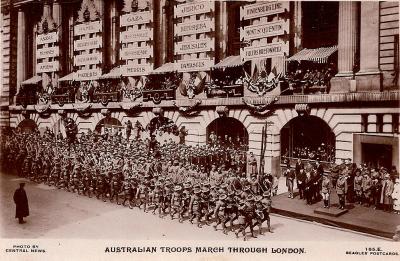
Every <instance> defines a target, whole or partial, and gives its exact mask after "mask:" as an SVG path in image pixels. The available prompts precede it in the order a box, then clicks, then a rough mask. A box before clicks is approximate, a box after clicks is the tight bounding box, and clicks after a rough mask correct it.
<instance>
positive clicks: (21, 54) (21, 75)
mask: <svg viewBox="0 0 400 261" xmlns="http://www.w3.org/2000/svg"><path fill="white" fill-rule="evenodd" d="M26 33H27V32H26V21H25V11H24V10H23V9H21V8H20V9H19V10H18V33H17V46H18V47H17V93H18V92H19V88H20V85H21V82H23V81H24V80H26V62H27V61H26V41H25V39H26Z"/></svg>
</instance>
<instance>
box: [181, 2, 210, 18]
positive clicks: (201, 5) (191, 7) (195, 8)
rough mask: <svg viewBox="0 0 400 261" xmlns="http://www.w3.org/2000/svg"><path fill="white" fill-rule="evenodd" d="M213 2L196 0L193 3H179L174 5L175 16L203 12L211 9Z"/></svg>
mask: <svg viewBox="0 0 400 261" xmlns="http://www.w3.org/2000/svg"><path fill="white" fill-rule="evenodd" d="M213 4H214V3H211V2H210V1H201V2H200V1H198V2H194V3H187V4H180V5H177V6H176V7H175V17H183V16H190V15H196V14H204V13H209V12H211V11H212V9H213V8H212V6H213Z"/></svg>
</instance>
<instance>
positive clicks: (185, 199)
mask: <svg viewBox="0 0 400 261" xmlns="http://www.w3.org/2000/svg"><path fill="white" fill-rule="evenodd" d="M191 188H192V186H191V184H190V183H189V182H188V183H185V184H184V185H183V189H184V191H183V193H182V202H181V208H180V212H179V223H182V222H183V217H184V215H185V213H186V212H187V211H188V210H189V204H190V194H191Z"/></svg>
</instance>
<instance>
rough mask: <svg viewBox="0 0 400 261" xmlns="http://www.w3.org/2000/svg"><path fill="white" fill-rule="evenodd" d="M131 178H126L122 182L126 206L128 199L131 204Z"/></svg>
mask: <svg viewBox="0 0 400 261" xmlns="http://www.w3.org/2000/svg"><path fill="white" fill-rule="evenodd" d="M130 180H131V178H128V179H126V180H125V181H124V182H123V183H122V191H123V198H124V200H123V201H122V206H123V207H125V203H126V201H128V203H129V206H130V203H131V200H132V186H131V183H130Z"/></svg>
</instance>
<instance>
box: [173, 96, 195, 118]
mask: <svg viewBox="0 0 400 261" xmlns="http://www.w3.org/2000/svg"><path fill="white" fill-rule="evenodd" d="M173 104H174V106H175V107H177V108H178V110H179V112H180V113H181V114H182V115H185V116H195V115H196V114H198V113H199V112H200V110H198V109H197V108H198V107H199V106H200V104H201V100H195V101H194V103H193V104H192V105H190V106H178V105H177V104H176V101H174V102H173Z"/></svg>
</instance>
